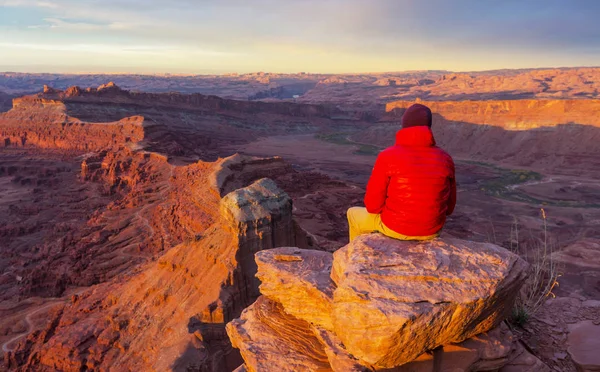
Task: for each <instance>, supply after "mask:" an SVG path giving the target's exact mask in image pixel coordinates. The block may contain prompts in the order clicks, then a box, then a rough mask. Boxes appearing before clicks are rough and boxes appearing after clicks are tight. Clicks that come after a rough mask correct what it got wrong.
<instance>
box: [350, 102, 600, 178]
mask: <svg viewBox="0 0 600 372" xmlns="http://www.w3.org/2000/svg"><path fill="white" fill-rule="evenodd" d="M420 102H422V103H423V104H425V105H428V106H429V107H431V109H432V111H433V114H434V115H433V126H432V130H433V133H434V135H435V139H436V142H437V144H438V145H439V146H440V147H442V148H444V149H445V150H447V151H448V152H449V153H450V154H451V155H452V156H454V157H456V158H458V159H468V160H478V161H483V162H487V163H492V162H493V163H506V164H511V165H516V166H527V167H532V168H536V169H540V170H543V171H548V172H552V173H553V174H556V172H560V173H565V174H579V173H578V172H580V171H581V170H583V169H585V170H586V172H587V174H591V175H593V176H595V177H598V176H599V175H600V166H599V165H598V162H597V161H596V159H597V158H598V155H600V152H599V150H598V149H599V148H598V146H597V143H598V141H600V119H598V118H600V115H599V113H600V101H599V100H512V101H455V102H452V101H443V102H439V101H426V102H424V101H420ZM414 103H415V102H414V101H398V102H391V103H389V104H388V105H387V114H386V116H385V118H384V119H383V120H384V121H386V122H387V123H385V124H379V125H375V126H372V127H370V128H368V129H366V130H364V131H361V132H360V133H359V134H357V135H354V136H353V138H354V140H356V141H357V142H360V143H369V144H373V145H377V146H380V147H388V146H392V145H393V144H394V139H395V134H396V132H397V131H398V130H399V129H400V125H399V122H400V118H401V117H402V114H403V113H404V110H405V108H407V107H408V106H410V105H412V104H414Z"/></svg>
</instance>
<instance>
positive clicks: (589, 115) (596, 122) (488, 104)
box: [385, 99, 600, 130]
mask: <svg viewBox="0 0 600 372" xmlns="http://www.w3.org/2000/svg"><path fill="white" fill-rule="evenodd" d="M417 102H422V103H423V104H425V105H427V106H428V107H429V108H431V111H432V112H434V113H436V114H439V115H441V116H442V117H443V118H444V119H446V120H448V121H458V122H467V123H475V124H485V125H493V126H498V127H501V128H504V129H507V130H524V129H536V128H542V127H555V126H557V125H560V124H582V125H592V126H596V127H600V100H596V99H586V100H573V99H571V100H568V99H563V100H557V99H555V100H551V99H521V100H513V101H506V100H505V101H427V102H423V101H420V100H417ZM414 103H415V101H395V102H390V103H388V104H387V105H386V106H385V111H386V112H388V113H389V114H390V115H391V116H392V117H396V118H398V119H399V118H400V117H401V116H402V114H403V113H404V109H406V108H408V107H410V106H411V105H413V104H414Z"/></svg>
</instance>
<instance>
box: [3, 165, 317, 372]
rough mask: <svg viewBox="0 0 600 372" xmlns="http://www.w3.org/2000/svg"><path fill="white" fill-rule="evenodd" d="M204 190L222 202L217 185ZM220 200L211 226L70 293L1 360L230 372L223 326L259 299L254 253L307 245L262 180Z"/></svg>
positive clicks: (284, 202)
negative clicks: (148, 259) (145, 260)
mask: <svg viewBox="0 0 600 372" xmlns="http://www.w3.org/2000/svg"><path fill="white" fill-rule="evenodd" d="M230 165H231V164H230ZM215 171H217V172H218V171H219V168H218V167H217V168H215ZM215 178H220V177H218V175H217V176H216V177H215ZM197 191H198V190H196V192H197ZM206 191H209V190H205V191H204V192H206ZM210 193H211V194H212V195H214V196H215V197H216V198H217V199H216V200H219V196H218V195H219V194H220V192H219V190H215V189H212V191H210ZM217 204H218V206H214V207H211V209H212V211H213V213H216V214H217V215H216V219H215V222H214V224H212V225H211V226H209V227H208V228H205V229H198V231H197V232H196V235H195V237H194V238H192V239H188V240H186V241H185V242H183V243H182V244H179V245H177V246H175V247H173V248H171V249H170V250H169V251H168V252H167V253H165V254H164V255H163V256H161V257H160V258H158V259H157V261H155V262H149V263H148V264H146V265H141V266H139V267H137V268H136V269H135V270H133V271H131V272H128V273H124V274H123V275H121V276H119V277H118V278H115V279H114V280H112V281H110V282H107V283H104V284H101V285H98V286H95V287H93V288H92V289H91V290H89V291H86V292H84V293H83V294H81V295H78V296H74V297H73V298H72V300H71V303H70V304H69V305H67V306H65V307H62V308H60V309H58V310H57V311H56V312H55V313H54V315H53V319H52V320H51V321H50V322H49V323H48V324H47V326H46V328H45V329H43V330H41V331H36V332H34V333H32V334H30V335H29V336H28V337H27V339H25V340H24V341H22V342H21V343H19V345H18V347H17V349H16V350H15V351H14V352H10V353H7V354H6V355H5V363H6V365H8V366H9V367H10V368H14V369H16V370H23V371H24V370H29V369H31V368H35V369H36V370H42V371H43V370H48V371H50V370H55V369H60V370H64V371H79V370H81V369H82V368H83V369H94V370H96V369H108V368H113V369H131V370H168V369H173V370H178V371H185V370H189V369H190V368H192V369H193V370H197V371H230V370H232V369H233V368H234V367H236V366H237V365H239V364H240V362H241V360H240V359H239V356H238V354H237V352H234V351H233V350H232V349H231V347H230V346H229V341H228V338H227V336H226V334H225V328H224V327H225V324H226V323H227V322H229V321H230V320H232V319H234V318H235V317H237V316H239V314H240V313H241V311H242V309H244V308H245V307H246V306H248V305H249V304H250V303H252V302H253V301H254V299H255V298H256V297H257V296H258V295H259V293H258V282H257V280H256V279H255V278H254V274H255V272H256V264H255V262H254V253H256V252H258V251H260V250H262V249H266V248H272V247H276V246H287V245H294V246H297V245H299V246H303V247H309V244H310V243H309V241H308V240H307V239H306V235H303V234H298V227H297V226H296V224H295V222H294V221H293V220H292V202H291V199H290V198H289V196H287V194H285V193H284V192H283V191H281V190H280V189H279V188H278V187H277V186H276V185H275V183H274V182H273V181H271V180H269V179H260V180H258V181H256V182H253V183H252V184H251V185H249V186H246V187H243V188H241V189H237V190H234V191H231V192H230V193H228V194H226V195H225V196H224V197H223V198H222V199H220V201H218V203H217ZM215 207H216V208H215Z"/></svg>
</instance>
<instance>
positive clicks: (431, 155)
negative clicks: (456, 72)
mask: <svg viewBox="0 0 600 372" xmlns="http://www.w3.org/2000/svg"><path fill="white" fill-rule="evenodd" d="M431 119H432V117H431V111H430V110H429V109H428V108H427V107H426V106H423V105H420V104H416V105H413V106H411V107H410V108H408V109H407V110H406V112H405V114H404V116H403V118H402V126H403V128H402V129H401V130H399V131H398V133H397V134H396V143H395V145H394V146H392V147H389V148H387V149H386V150H384V151H382V152H381V153H380V154H379V156H378V157H377V160H376V162H375V166H374V167H373V172H372V174H371V178H370V179H369V183H368V184H367V192H366V195H365V206H366V210H365V209H364V208H357V207H355V208H350V209H349V210H348V221H349V224H350V240H352V239H353V238H354V237H355V236H356V235H358V234H361V233H367V232H372V231H379V232H381V233H383V234H385V235H388V236H391V237H393V238H396V239H410V240H412V239H416V240H423V239H431V238H433V237H435V236H436V234H437V233H438V232H439V231H440V230H441V228H442V227H443V226H444V223H445V221H446V216H447V215H450V214H451V213H452V212H453V210H454V206H455V203H456V183H455V174H454V162H453V161H452V158H451V157H450V155H448V154H447V153H446V152H445V151H444V150H442V149H440V148H439V147H437V146H435V140H434V138H433V134H432V132H431V129H430V126H431Z"/></svg>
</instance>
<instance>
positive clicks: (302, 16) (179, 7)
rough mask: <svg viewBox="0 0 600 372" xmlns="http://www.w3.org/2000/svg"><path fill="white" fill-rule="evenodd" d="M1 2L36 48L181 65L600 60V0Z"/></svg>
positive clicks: (14, 27)
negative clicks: (206, 61) (194, 56)
mask: <svg viewBox="0 0 600 372" xmlns="http://www.w3.org/2000/svg"><path fill="white" fill-rule="evenodd" d="M0 6H5V7H13V8H16V9H19V8H23V9H22V12H23V13H27V14H28V15H26V16H25V15H24V16H23V18H24V19H25V18H26V20H23V21H22V22H20V23H18V24H14V25H13V24H7V25H5V26H4V27H5V28H11V30H14V29H16V28H18V27H20V28H21V29H27V30H25V31H24V32H23V34H21V37H22V38H23V40H22V41H23V42H25V41H29V42H31V43H30V44H32V45H33V44H36V43H35V42H33V41H36V42H39V40H41V39H44V40H47V41H48V43H50V44H52V45H56V46H59V45H61V44H73V45H78V46H79V47H80V46H81V45H93V44H89V43H90V41H94V42H96V43H97V44H98V45H113V44H114V45H117V44H118V43H117V41H123V42H124V43H125V42H126V43H127V44H128V45H142V46H144V45H146V46H157V45H158V46H164V45H177V47H176V48H175V49H174V50H173V51H171V52H172V53H173V56H172V57H170V58H172V59H177V58H183V57H182V56H190V53H192V52H191V51H197V53H207V54H205V55H207V56H213V55H221V56H227V55H240V54H243V55H254V57H255V61H258V62H256V63H257V64H258V63H259V62H263V63H272V61H275V60H277V61H281V63H288V64H292V63H296V62H297V61H298V60H299V58H300V57H302V58H305V59H302V61H306V63H317V62H310V57H311V56H313V57H314V60H315V61H317V60H319V61H320V60H321V59H323V58H328V57H329V56H331V57H333V56H344V58H343V59H342V60H344V59H345V60H348V61H350V60H356V61H358V60H360V61H372V62H369V63H372V64H373V68H371V69H372V70H378V69H379V67H380V66H379V65H377V63H378V62H377V61H386V62H385V63H386V66H398V67H397V68H400V69H401V68H402V66H418V65H419V63H420V61H422V64H423V65H427V66H431V65H436V66H438V67H439V68H446V66H445V64H446V63H448V61H452V62H453V63H455V64H459V63H467V62H468V63H469V64H470V65H471V64H475V63H480V64H484V63H489V60H491V59H492V58H495V59H498V58H500V57H501V59H502V61H503V62H504V61H507V60H510V59H511V58H513V59H515V61H516V62H515V63H517V62H518V61H522V63H523V64H525V63H530V61H535V60H538V61H540V62H539V63H544V64H549V65H552V64H553V62H552V61H555V63H559V62H560V63H561V64H562V63H564V61H569V60H572V61H576V60H577V61H579V60H580V59H581V58H579V57H581V56H584V57H586V58H587V60H593V58H594V56H596V57H598V60H600V52H599V49H600V22H598V21H597V19H596V18H597V14H600V1H596V0H587V1H586V0H569V1H564V0H527V1H522V0H502V1H500V0H484V1H481V0H453V1H448V0H285V1H275V0H252V1H248V0H170V1H163V0H103V1H83V0H45V1H33V0H21V1H19V0H8V1H7V0H5V1H2V0H0ZM33 10H34V11H33ZM0 11H1V10H0ZM33 14H35V15H36V16H35V17H34V16H33ZM1 22H2V21H1V17H0V26H2V24H1ZM0 32H2V28H1V27H0ZM11 35H18V34H17V33H15V32H13V33H12V34H11ZM28 35H29V36H28ZM32 35H35V36H32ZM0 36H2V35H1V34H0ZM28 37H29V39H27V38H28ZM35 38H37V39H35ZM101 50H108V51H110V50H114V49H111V48H103V49H102V48H101ZM119 50H120V49H119ZM161 50H164V47H163V49H161ZM186 51H190V52H186ZM121 52H123V53H132V52H131V51H121ZM152 52H153V53H158V51H157V50H154V51H152ZM165 53H166V52H165ZM184 53H186V54H184ZM194 53H196V52H194ZM558 57H560V58H558ZM286 58H287V59H286ZM432 58H433V61H432V60H431V59H432ZM548 58H550V59H548ZM479 60H480V62H477V61H479ZM484 60H485V61H484ZM285 61H290V62H285ZM465 61H466V62H465ZM198 63H202V61H199V62H198ZM231 63H232V64H233V63H237V64H238V65H243V64H244V63H246V61H245V60H241V61H231ZM365 63H367V62H365ZM381 63H382V64H383V62H381ZM571 63H575V62H571ZM494 67H498V64H494Z"/></svg>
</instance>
